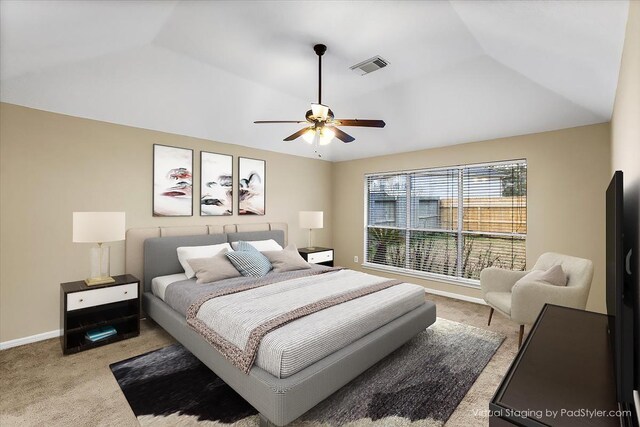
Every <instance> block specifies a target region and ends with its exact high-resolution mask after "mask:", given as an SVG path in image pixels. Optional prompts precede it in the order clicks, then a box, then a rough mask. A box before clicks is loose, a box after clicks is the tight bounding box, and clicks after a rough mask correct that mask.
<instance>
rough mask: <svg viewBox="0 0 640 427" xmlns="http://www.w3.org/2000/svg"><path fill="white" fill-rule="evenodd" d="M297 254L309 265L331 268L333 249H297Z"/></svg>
mask: <svg viewBox="0 0 640 427" xmlns="http://www.w3.org/2000/svg"><path fill="white" fill-rule="evenodd" d="M298 252H299V253H300V255H301V256H302V258H304V260H305V261H307V262H308V263H309V264H320V265H326V266H328V267H333V249H331V248H320V247H315V248H299V249H298Z"/></svg>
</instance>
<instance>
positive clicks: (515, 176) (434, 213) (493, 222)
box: [365, 160, 527, 286]
mask: <svg viewBox="0 0 640 427" xmlns="http://www.w3.org/2000/svg"><path fill="white" fill-rule="evenodd" d="M365 204H366V206H365V212H366V226H365V266H368V267H372V268H381V269H387V270H392V271H394V272H397V273H407V274H411V275H418V276H424V277H427V278H429V277H431V278H438V277H440V278H444V279H447V280H453V281H456V282H460V283H462V284H467V285H471V286H479V283H478V279H479V277H480V272H481V271H482V269H484V268H487V267H491V266H496V267H501V268H508V269H512V270H524V269H525V262H526V257H525V255H526V235H527V163H526V160H514V161H507V162H495V163H486V164H481V165H464V166H455V167H450V168H437V169H423V170H414V171H401V172H393V173H384V174H370V175H367V176H366V177H365Z"/></svg>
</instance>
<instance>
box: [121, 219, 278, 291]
mask: <svg viewBox="0 0 640 427" xmlns="http://www.w3.org/2000/svg"><path fill="white" fill-rule="evenodd" d="M288 229H289V227H288V225H287V223H284V222H262V223H245V224H224V225H188V226H170V227H165V226H162V227H142V228H130V229H128V230H127V238H126V240H125V258H124V271H125V273H127V274H133V275H134V276H136V277H137V278H138V279H140V280H141V281H142V282H143V283H145V276H144V242H145V240H147V239H151V238H154V237H173V236H182V237H185V236H207V235H214V234H223V233H224V234H230V233H238V232H249V231H273V230H282V232H283V234H284V243H285V244H286V243H287V232H288ZM252 240H254V239H252ZM255 240H262V239H255ZM225 241H226V240H225ZM283 246H284V245H283Z"/></svg>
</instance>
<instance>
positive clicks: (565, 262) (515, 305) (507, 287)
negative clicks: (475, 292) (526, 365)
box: [480, 252, 593, 346]
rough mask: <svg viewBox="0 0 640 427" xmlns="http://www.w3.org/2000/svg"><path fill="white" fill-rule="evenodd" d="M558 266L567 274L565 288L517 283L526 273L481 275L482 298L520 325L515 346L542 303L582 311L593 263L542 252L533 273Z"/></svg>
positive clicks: (497, 270)
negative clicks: (525, 326)
mask: <svg viewBox="0 0 640 427" xmlns="http://www.w3.org/2000/svg"><path fill="white" fill-rule="evenodd" d="M554 265H561V266H562V270H563V271H564V272H565V274H566V275H567V286H555V285H550V284H544V283H540V282H520V283H518V284H517V285H516V282H517V281H518V280H520V279H521V278H523V277H524V276H525V275H526V274H527V273H529V271H511V270H503V269H501V268H496V267H489V268H485V269H484V270H482V272H481V273H480V289H481V291H482V297H483V298H484V300H485V301H486V302H487V304H488V305H489V307H490V308H491V310H490V311H489V322H488V324H489V325H491V317H492V316H493V311H494V310H497V311H498V312H500V313H502V314H503V315H505V316H506V317H508V318H509V319H511V320H513V321H514V322H516V323H518V324H519V325H520V334H519V337H518V346H520V345H522V336H523V334H524V325H530V324H532V323H533V322H534V321H535V320H536V318H537V317H538V314H540V310H542V307H543V306H544V304H545V303H550V304H556V305H562V306H565V307H572V308H579V309H583V310H584V308H585V306H586V305H587V298H588V297H589V290H590V289H591V280H592V279H593V263H592V262H591V261H590V260H588V259H583V258H576V257H572V256H568V255H562V254H557V253H553V252H547V253H544V254H542V255H541V256H540V258H538V261H537V262H536V264H535V265H534V266H533V270H548V269H549V268H551V267H553V266H554Z"/></svg>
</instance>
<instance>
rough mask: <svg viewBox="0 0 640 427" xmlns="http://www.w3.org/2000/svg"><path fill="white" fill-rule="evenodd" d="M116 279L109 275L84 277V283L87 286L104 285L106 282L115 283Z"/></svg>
mask: <svg viewBox="0 0 640 427" xmlns="http://www.w3.org/2000/svg"><path fill="white" fill-rule="evenodd" d="M115 281H116V279H114V278H113V277H109V276H104V277H89V278H88V279H84V283H86V284H87V286H95V285H106V284H107V283H115Z"/></svg>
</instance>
